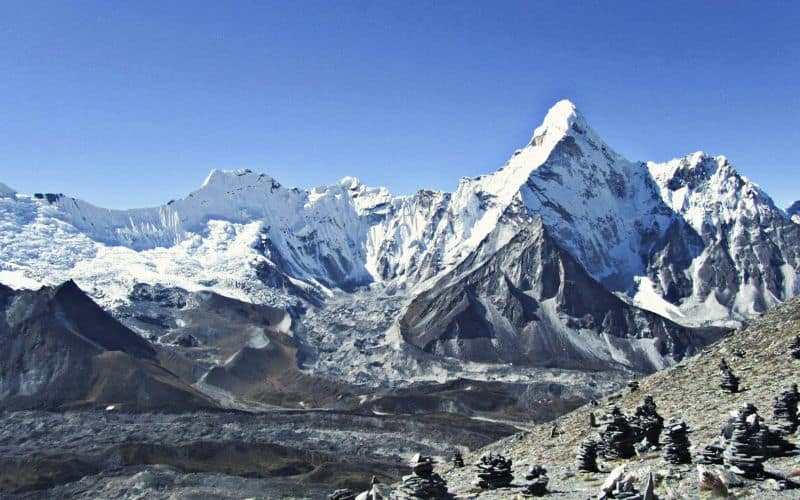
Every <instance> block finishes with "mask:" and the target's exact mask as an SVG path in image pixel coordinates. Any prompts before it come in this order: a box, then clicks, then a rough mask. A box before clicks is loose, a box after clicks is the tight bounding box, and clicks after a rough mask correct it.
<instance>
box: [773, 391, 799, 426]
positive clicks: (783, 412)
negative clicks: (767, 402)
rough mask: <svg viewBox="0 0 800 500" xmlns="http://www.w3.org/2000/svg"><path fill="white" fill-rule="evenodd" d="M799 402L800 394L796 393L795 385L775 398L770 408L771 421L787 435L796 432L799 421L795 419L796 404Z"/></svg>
mask: <svg viewBox="0 0 800 500" xmlns="http://www.w3.org/2000/svg"><path fill="white" fill-rule="evenodd" d="M798 402H800V394H798V392H797V384H792V386H791V387H790V388H788V389H786V390H784V391H782V392H781V393H780V394H779V395H778V397H776V398H775V404H774V405H773V407H772V420H773V421H774V422H775V424H776V425H777V426H778V427H780V429H781V430H783V431H784V432H785V433H787V434H794V433H795V432H796V431H797V427H798V424H799V423H800V420H798V418H797V403H798Z"/></svg>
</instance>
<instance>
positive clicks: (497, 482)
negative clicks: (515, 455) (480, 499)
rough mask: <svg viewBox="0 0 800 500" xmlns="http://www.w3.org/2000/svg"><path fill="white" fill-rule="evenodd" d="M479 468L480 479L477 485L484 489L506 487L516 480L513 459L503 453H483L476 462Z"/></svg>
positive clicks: (476, 482)
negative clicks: (512, 465) (512, 469)
mask: <svg viewBox="0 0 800 500" xmlns="http://www.w3.org/2000/svg"><path fill="white" fill-rule="evenodd" d="M475 467H476V468H477V469H478V479H477V480H476V481H475V482H474V484H475V486H478V487H479V488H483V489H496V488H505V487H506V486H508V485H510V484H511V481H513V480H514V474H513V473H512V472H511V459H510V458H508V459H507V458H505V457H504V456H502V455H493V454H491V453H489V454H488V455H483V456H482V457H481V458H480V460H478V462H477V463H476V464H475Z"/></svg>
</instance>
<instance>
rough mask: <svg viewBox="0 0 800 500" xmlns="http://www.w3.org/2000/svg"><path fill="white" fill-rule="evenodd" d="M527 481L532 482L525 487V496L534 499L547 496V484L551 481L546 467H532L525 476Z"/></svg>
mask: <svg viewBox="0 0 800 500" xmlns="http://www.w3.org/2000/svg"><path fill="white" fill-rule="evenodd" d="M525 480H526V481H532V482H531V483H530V484H528V485H526V486H525V489H524V490H523V494H524V495H526V496H534V497H541V496H544V495H547V483H548V482H549V480H550V479H549V478H548V477H547V470H546V469H545V468H544V467H542V466H541V465H532V466H531V468H530V469H528V473H527V474H525Z"/></svg>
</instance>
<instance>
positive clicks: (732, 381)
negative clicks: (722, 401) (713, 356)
mask: <svg viewBox="0 0 800 500" xmlns="http://www.w3.org/2000/svg"><path fill="white" fill-rule="evenodd" d="M719 369H720V371H721V372H722V377H721V379H720V382H719V387H720V388H721V389H722V390H723V391H725V392H730V393H732V394H733V393H737V392H739V377H737V376H736V374H734V373H733V370H732V369H731V367H730V366H728V363H727V362H726V361H725V360H724V359H723V360H722V361H721V362H720V364H719Z"/></svg>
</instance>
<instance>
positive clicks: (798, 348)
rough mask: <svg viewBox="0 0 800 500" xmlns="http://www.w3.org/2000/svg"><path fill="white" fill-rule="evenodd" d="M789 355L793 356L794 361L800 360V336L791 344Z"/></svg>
mask: <svg viewBox="0 0 800 500" xmlns="http://www.w3.org/2000/svg"><path fill="white" fill-rule="evenodd" d="M789 354H791V355H792V357H793V358H794V359H800V335H797V336H795V338H794V339H792V341H791V342H790V343H789Z"/></svg>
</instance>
